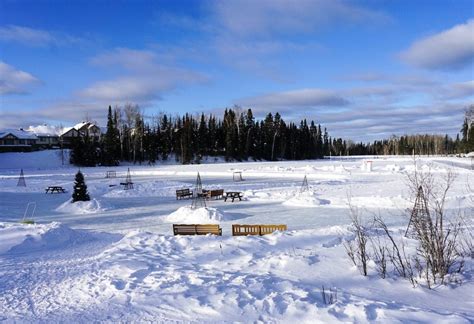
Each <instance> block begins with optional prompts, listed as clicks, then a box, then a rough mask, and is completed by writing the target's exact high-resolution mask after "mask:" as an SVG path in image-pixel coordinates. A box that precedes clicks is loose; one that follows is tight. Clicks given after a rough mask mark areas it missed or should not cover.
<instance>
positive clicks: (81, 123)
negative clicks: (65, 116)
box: [72, 122, 90, 130]
mask: <svg viewBox="0 0 474 324" xmlns="http://www.w3.org/2000/svg"><path fill="white" fill-rule="evenodd" d="M87 124H90V123H88V122H80V123H79V124H76V125H74V126H73V127H72V128H74V129H77V130H80V129H81V128H82V127H84V126H86V125H87Z"/></svg>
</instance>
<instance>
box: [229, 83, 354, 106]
mask: <svg viewBox="0 0 474 324" xmlns="http://www.w3.org/2000/svg"><path fill="white" fill-rule="evenodd" d="M237 104H239V105H247V106H252V107H255V108H256V109H267V110H274V109H279V108H283V109H286V108H291V109H294V108H314V107H328V106H345V105H347V104H348V101H347V100H346V99H344V98H343V97H341V96H340V95H338V94H337V93H336V92H333V91H328V90H322V89H315V88H313V89H298V90H292V91H285V92H275V93H269V94H265V95H262V96H256V97H251V98H244V99H241V100H239V101H237Z"/></svg>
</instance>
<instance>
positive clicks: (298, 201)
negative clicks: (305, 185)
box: [283, 191, 331, 207]
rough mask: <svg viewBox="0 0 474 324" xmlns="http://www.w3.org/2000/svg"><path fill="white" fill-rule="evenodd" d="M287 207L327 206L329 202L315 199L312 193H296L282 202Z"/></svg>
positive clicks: (315, 196) (314, 194)
mask: <svg viewBox="0 0 474 324" xmlns="http://www.w3.org/2000/svg"><path fill="white" fill-rule="evenodd" d="M283 204H284V205H287V206H300V207H318V206H321V205H329V204H331V201H329V200H327V199H322V198H319V197H317V195H316V193H315V192H313V191H305V192H297V193H295V196H294V197H292V198H290V199H288V200H287V201H285V202H283Z"/></svg>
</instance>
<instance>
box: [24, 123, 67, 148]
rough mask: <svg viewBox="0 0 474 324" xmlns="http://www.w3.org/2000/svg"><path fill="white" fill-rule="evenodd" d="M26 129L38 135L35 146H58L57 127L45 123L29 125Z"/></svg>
mask: <svg viewBox="0 0 474 324" xmlns="http://www.w3.org/2000/svg"><path fill="white" fill-rule="evenodd" d="M26 131H28V132H31V133H33V134H35V135H36V137H38V140H37V141H36V146H37V147H38V148H53V147H58V146H59V135H58V128H57V127H53V126H49V125H47V124H44V125H38V126H30V127H29V128H28V129H27V130H26Z"/></svg>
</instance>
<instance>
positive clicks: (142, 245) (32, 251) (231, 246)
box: [0, 153, 474, 323]
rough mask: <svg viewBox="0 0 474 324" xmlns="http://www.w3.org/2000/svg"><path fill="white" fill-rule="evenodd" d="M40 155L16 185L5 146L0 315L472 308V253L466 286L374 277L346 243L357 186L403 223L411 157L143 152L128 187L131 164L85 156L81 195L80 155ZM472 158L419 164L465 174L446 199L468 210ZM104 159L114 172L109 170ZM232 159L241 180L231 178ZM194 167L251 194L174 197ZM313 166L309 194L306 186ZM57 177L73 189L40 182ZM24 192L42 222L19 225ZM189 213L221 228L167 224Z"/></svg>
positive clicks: (371, 315) (88, 317)
mask: <svg viewBox="0 0 474 324" xmlns="http://www.w3.org/2000/svg"><path fill="white" fill-rule="evenodd" d="M35 154H36V153H32V155H31V159H32V160H34V159H35V158H40V159H52V160H51V161H50V162H49V165H50V166H51V167H50V168H47V163H43V164H42V165H43V167H42V168H41V169H40V170H38V168H33V167H32V168H25V169H24V173H25V178H26V183H27V187H26V188H21V187H17V186H16V183H17V180H18V175H19V170H18V169H17V168H16V167H17V166H18V165H19V162H18V161H17V160H15V158H11V159H10V160H8V159H5V158H2V155H1V154H0V278H1V279H2V280H1V281H0V320H2V319H3V320H7V321H15V320H17V321H53V322H54V321H60V322H91V321H94V320H98V321H155V322H156V321H158V322H160V321H162V322H170V321H171V322H172V321H178V322H179V321H185V322H186V321H198V322H203V321H212V322H222V321H229V322H232V321H249V322H255V321H263V322H275V321H276V322H291V321H298V322H314V321H315V319H316V321H321V322H337V321H342V322H367V321H376V322H407V321H421V322H449V323H452V322H454V323H468V322H472V321H474V314H473V311H472V309H473V305H474V301H473V296H472V291H473V290H474V289H473V288H474V287H473V286H474V285H473V280H472V275H473V273H472V269H473V266H474V264H472V262H468V264H466V269H468V270H467V272H465V273H464V274H463V277H462V278H461V279H462V280H463V282H464V283H463V284H462V285H448V286H440V287H436V289H434V290H432V291H430V290H427V289H424V288H417V289H413V288H411V285H410V284H409V283H408V282H407V281H405V280H402V279H399V280H396V281H394V280H392V279H387V280H382V279H379V278H378V276H377V275H376V274H375V271H374V269H373V268H371V270H370V271H371V272H370V275H369V277H367V278H364V277H362V276H360V275H359V274H358V271H357V270H356V269H355V268H354V267H353V266H352V264H351V263H350V261H349V260H348V259H347V257H346V256H345V252H344V248H343V247H342V245H341V240H342V239H343V238H344V237H348V236H349V235H350V232H349V231H348V226H349V220H348V206H347V203H348V197H350V201H351V204H352V205H353V206H356V207H357V208H359V210H360V211H362V212H363V213H364V215H366V216H367V217H371V216H372V215H373V214H381V215H382V216H384V217H385V219H386V220H387V221H388V223H389V224H390V226H391V228H392V229H394V230H401V231H403V230H404V227H405V226H406V222H407V212H406V209H407V208H410V207H411V206H412V198H413V197H410V195H409V192H408V191H407V188H406V183H405V179H406V175H407V173H410V172H413V170H414V166H413V161H412V159H410V158H386V159H383V158H379V159H371V160H372V161H373V165H372V170H371V171H370V172H368V171H366V170H363V169H361V167H360V166H361V164H362V161H363V158H350V159H338V160H319V161H300V162H275V163H271V162H262V163H253V162H252V163H228V164H225V163H216V164H203V165H186V166H182V165H171V164H166V165H161V164H158V165H156V166H138V165H136V166H130V168H131V172H132V181H133V182H134V189H132V190H123V188H122V187H121V186H120V182H122V181H123V180H124V179H125V175H126V170H127V167H128V166H122V167H116V168H81V171H82V172H83V173H84V175H85V178H86V184H87V185H88V189H89V192H90V195H91V198H92V199H93V200H92V201H91V202H89V203H81V204H78V205H74V204H70V203H69V200H70V195H71V192H72V185H73V180H74V174H75V173H76V172H77V168H75V167H71V166H62V165H60V164H59V165H58V163H57V161H54V159H57V156H56V157H54V156H53V155H50V157H49V158H48V157H44V156H41V157H37V156H36V155H35ZM22 156H23V155H22ZM468 165H469V164H468V163H466V161H464V160H462V159H455V158H441V157H435V158H422V159H420V160H419V161H418V168H419V170H425V171H426V170H428V169H429V170H431V171H432V172H433V173H434V174H435V175H437V176H443V175H445V174H446V172H447V171H448V170H449V169H451V170H452V171H453V172H454V173H455V174H456V176H457V178H456V181H455V183H454V184H453V187H452V190H451V191H450V192H449V194H448V199H447V207H448V209H449V212H450V213H451V214H455V213H456V212H457V211H458V210H461V212H464V213H465V214H466V215H467V216H468V218H469V217H470V218H471V219H472V217H473V209H472V208H473V199H474V193H473V192H471V191H470V190H469V186H470V188H473V187H474V174H473V171H471V170H469V168H468ZM109 169H114V170H116V171H117V178H116V179H105V171H106V170H109ZM233 170H241V171H242V172H243V178H244V181H242V182H234V181H233V180H232V172H233ZM198 171H199V172H200V174H201V178H202V182H203V187H204V188H210V189H212V188H214V189H217V188H223V189H224V190H229V191H230V190H232V191H242V192H243V193H244V199H243V201H241V202H237V201H235V202H234V203H232V202H230V201H227V202H224V201H222V200H210V201H208V203H207V204H208V207H209V210H208V211H206V213H202V214H199V215H198V216H197V217H195V215H194V214H193V215H191V214H192V213H190V212H189V209H187V208H186V207H188V206H190V205H191V200H189V199H188V200H176V197H175V190H176V189H180V188H191V189H193V186H194V183H195V180H196V174H197V172H198ZM305 174H306V175H307V177H308V182H309V185H310V188H311V193H310V194H303V195H301V194H299V190H300V186H301V183H302V181H303V178H304V175H305ZM49 185H61V186H63V187H65V188H66V189H67V190H68V193H67V194H45V193H44V189H45V188H46V187H47V186H49ZM28 202H36V204H37V208H36V212H35V215H34V217H33V218H34V219H35V221H37V222H38V224H37V225H21V224H18V221H19V220H21V219H22V217H23V214H24V211H25V208H26V205H27V203H28ZM288 202H289V203H288ZM170 215H174V216H171V218H170ZM188 216H189V221H190V223H194V222H195V221H196V220H198V219H199V220H200V221H201V220H202V218H204V219H206V218H209V219H210V221H211V222H216V223H219V224H220V225H221V227H222V228H223V236H222V237H213V236H206V237H179V236H177V237H174V236H172V226H171V224H172V223H173V222H177V221H179V222H182V221H185V220H186V217H188ZM173 217H177V218H173ZM28 218H31V216H30V215H28ZM178 218H179V219H178ZM233 223H240V224H257V223H258V224H261V223H277V224H287V225H288V229H289V231H288V232H286V233H275V234H273V235H269V236H265V237H232V236H230V235H231V233H230V232H231V224H233ZM323 285H324V286H325V287H326V288H328V287H336V288H337V290H338V301H337V302H336V303H335V304H333V305H325V304H324V303H323V300H322V297H321V287H322V286H323Z"/></svg>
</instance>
